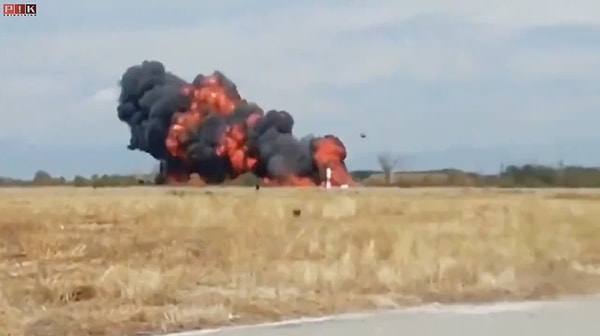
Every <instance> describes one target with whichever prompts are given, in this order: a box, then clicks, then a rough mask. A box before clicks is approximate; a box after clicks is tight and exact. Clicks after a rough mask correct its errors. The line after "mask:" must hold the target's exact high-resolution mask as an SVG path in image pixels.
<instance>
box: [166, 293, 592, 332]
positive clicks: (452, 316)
mask: <svg viewBox="0 0 600 336" xmlns="http://www.w3.org/2000/svg"><path fill="white" fill-rule="evenodd" d="M599 317H600V297H589V298H580V299H571V300H564V301H555V302H524V303H506V304H497V305H485V306H438V307H435V306H433V307H421V308H416V309H410V310H404V311H393V312H382V313H376V314H375V313H373V314H357V315H346V316H338V317H330V318H325V319H321V320H313V321H310V320H308V321H300V320H297V321H290V322H288V323H275V324H266V325H262V326H253V327H235V328H225V329H221V330H205V331H199V332H186V333H179V334H171V335H170V336H200V335H211V336H212V335H214V336H276V335H277V336H300V335H302V336H325V335H327V336H398V335H402V336H446V335H447V336H481V335H489V336H500V335H503V336H504V335H509V336H532V335H544V336H570V335H573V336H575V335H576V336H588V335H589V336H597V335H600V322H599V320H598V318H599Z"/></svg>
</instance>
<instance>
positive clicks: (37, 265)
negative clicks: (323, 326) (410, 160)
mask: <svg viewBox="0 0 600 336" xmlns="http://www.w3.org/2000/svg"><path fill="white" fill-rule="evenodd" d="M599 195H600V192H598V194H596V192H593V191H585V192H577V191H571V190H560V191H552V190H547V191H540V190H535V191H529V190H519V191H517V192H511V191H506V190H501V191H500V190H495V189H408V190H401V189H349V190H345V191H342V190H338V191H325V190H316V189H303V190H299V189H261V190H260V191H258V192H256V191H255V190H254V189H240V188H210V189H167V188H123V189H87V188H82V189H75V188H36V189H19V188H15V189H1V190H0V253H1V255H2V259H1V262H0V312H1V313H2V314H0V325H2V326H5V328H4V330H5V332H6V333H8V334H10V335H23V334H24V335H28V336H29V335H32V336H33V335H35V336H38V335H39V336H42V335H44V336H48V335H61V336H67V335H73V336H85V335H123V334H126V335H135V334H139V333H140V332H155V333H160V332H166V331H174V330H180V329H191V328H199V327H209V326H215V325H224V324H234V323H242V322H244V323H247V322H254V321H264V320H276V319H280V318H283V317H292V316H299V315H318V314H323V313H332V312H341V311H350V310H359V309H371V308H391V307H396V306H401V305H414V304H419V303H423V302H430V301H443V302H452V301H483V300H485V301H488V300H496V299H502V300H509V299H524V298H527V299H532V298H541V297H548V296H556V295H562V294H584V293H591V292H599V291H600V221H599V220H598V218H600V197H599Z"/></svg>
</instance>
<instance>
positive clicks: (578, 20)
mask: <svg viewBox="0 0 600 336" xmlns="http://www.w3.org/2000/svg"><path fill="white" fill-rule="evenodd" d="M0 42H1V45H2V49H3V50H4V51H3V52H1V53H0V102H1V105H0V116H1V117H2V126H1V128H0V138H4V139H8V140H9V141H20V140H23V141H27V142H29V143H37V144H48V145H53V146H54V145H55V146H63V145H65V144H69V143H71V144H72V143H75V142H77V143H80V144H83V145H89V144H96V145H113V144H114V145H121V144H122V145H123V146H125V145H126V144H127V143H128V140H129V133H128V129H127V127H126V125H125V124H122V123H120V122H119V121H118V119H117V117H116V111H115V107H116V103H115V96H116V92H117V81H118V79H119V78H120V76H121V74H122V73H123V72H124V70H125V69H126V68H127V67H128V66H130V65H133V64H137V63H139V62H141V61H143V60H145V59H155V60H160V61H162V62H163V63H164V64H165V65H166V67H167V69H168V70H170V71H172V72H174V73H176V74H178V75H179V76H181V77H183V78H185V79H188V80H191V79H193V78H194V77H195V75H196V74H197V73H209V72H212V71H213V70H215V69H219V70H221V71H223V72H224V73H225V74H226V75H227V76H229V77H230V78H232V79H233V80H234V81H235V82H236V83H237V85H238V88H239V90H240V91H241V94H242V95H244V96H245V97H247V98H248V99H249V100H253V101H256V102H257V103H259V104H260V105H261V106H262V107H263V108H265V109H269V108H278V109H285V110H288V111H290V112H291V113H292V114H293V115H294V116H295V118H296V130H297V133H298V134H299V135H304V134H306V133H309V132H310V133H317V134H323V133H326V132H332V133H336V134H338V135H340V136H341V137H342V139H343V140H344V141H345V142H346V143H347V145H348V147H349V150H350V151H353V150H354V151H365V150H366V149H367V147H368V148H382V149H386V148H394V149H397V150H406V151H408V150H411V151H412V150H427V149H433V148H441V147H448V146H452V145H464V144H478V145H486V144H501V143H533V142H536V143H537V142H557V141H563V140H566V139H572V138H577V137H590V136H596V132H595V131H596V128H597V126H596V125H598V123H599V122H600V113H598V111H597V110H598V107H600V95H598V92H599V91H598V88H599V87H600V79H599V76H598V75H599V73H600V1H597V0H571V1H565V0H519V1H516V0H502V1H500V0H486V1H481V0H454V1H450V0H419V1H404V0H379V1H378V0H370V1H366V0H364V1H358V0H348V1H334V0H330V1H312V0H304V1H274V0H260V1H258V0H256V1H250V0H229V1H197V0H196V1H192V0H179V1H166V0H162V1H153V0H147V1H139V2H138V1H128V2H123V1H120V2H117V1H114V0H105V1H67V0H52V1H42V2H38V15H37V17H2V18H0ZM359 132H365V133H367V134H368V135H369V137H368V138H367V140H361V139H360V137H359V136H358V135H357V134H358V133H359Z"/></svg>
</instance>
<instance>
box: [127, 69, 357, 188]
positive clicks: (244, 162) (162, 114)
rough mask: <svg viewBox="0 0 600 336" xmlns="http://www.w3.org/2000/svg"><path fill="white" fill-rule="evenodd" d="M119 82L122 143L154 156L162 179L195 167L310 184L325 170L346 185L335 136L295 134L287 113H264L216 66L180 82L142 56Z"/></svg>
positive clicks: (214, 179) (204, 172)
mask: <svg viewBox="0 0 600 336" xmlns="http://www.w3.org/2000/svg"><path fill="white" fill-rule="evenodd" d="M120 85H121V94H120V97H119V106H118V107H117V111H118V116H119V119H120V120H121V121H122V122H124V123H127V124H128V125H129V128H130V130H131V139H130V143H129V146H128V148H129V149H130V150H140V151H144V152H147V153H149V154H150V155H152V156H153V157H154V158H156V159H157V160H160V161H161V171H164V172H166V179H167V181H166V182H167V183H176V182H187V181H189V179H190V175H191V174H192V173H197V174H198V176H199V177H200V178H201V179H202V180H203V182H205V183H207V184H219V183H222V182H224V181H225V180H227V179H234V178H236V177H237V176H239V175H241V174H244V173H247V172H252V173H253V174H255V175H256V176H257V177H259V178H260V179H261V181H262V183H263V184H265V185H291V186H315V185H321V184H322V183H323V182H324V181H325V179H326V177H325V171H326V170H327V168H329V169H330V170H331V184H332V185H333V186H339V185H347V184H351V183H352V180H351V177H350V175H349V174H348V171H347V169H346V165H345V163H344V160H345V158H346V149H345V147H344V144H343V143H342V142H341V141H340V139H338V138H337V137H335V136H334V135H325V136H323V137H304V138H302V139H297V138H295V137H294V136H293V134H292V129H293V126H294V119H293V117H292V116H291V115H290V114H289V113H288V112H286V111H277V110H270V111H267V112H266V113H265V112H264V111H263V110H262V109H261V108H260V107H259V106H258V105H256V104H254V103H251V102H248V101H247V100H245V99H243V98H242V97H241V96H240V94H239V93H238V91H237V87H236V85H235V84H234V83H233V82H232V81H231V80H229V79H228V78H227V77H226V76H225V75H224V74H223V73H221V72H219V71H215V72H214V73H213V74H212V75H206V76H205V75H202V74H200V75H198V76H196V78H195V79H194V81H193V82H192V83H187V82H186V81H184V80H183V79H181V78H179V77H177V76H175V75H173V74H171V73H169V72H166V70H165V67H164V66H163V64H162V63H160V62H157V61H144V62H143V63H142V64H141V65H135V66H132V67H130V68H129V69H127V71H125V73H124V74H123V76H122V78H121V81H120Z"/></svg>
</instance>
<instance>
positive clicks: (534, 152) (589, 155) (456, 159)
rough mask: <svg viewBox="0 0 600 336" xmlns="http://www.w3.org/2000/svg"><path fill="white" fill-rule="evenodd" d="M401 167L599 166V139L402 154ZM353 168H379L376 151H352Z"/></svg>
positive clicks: (487, 169)
mask: <svg viewBox="0 0 600 336" xmlns="http://www.w3.org/2000/svg"><path fill="white" fill-rule="evenodd" d="M399 157H400V160H399V165H398V167H399V169H401V170H428V169H442V168H457V169H462V170H469V171H474V172H481V173H496V172H498V171H499V170H500V167H501V166H502V165H510V164H517V165H520V164H525V163H534V164H545V165H557V164H559V163H560V162H561V161H562V162H563V163H564V164H565V165H584V166H600V139H590V140H578V141H569V142H563V143H559V144H535V145H501V146H500V145H499V146H488V147H466V146H465V147H449V148H446V149H440V150H432V151H422V152H411V153H399ZM348 165H349V166H350V167H352V168H353V169H359V168H360V169H363V168H364V169H373V168H378V165H377V153H350V156H349V159H348Z"/></svg>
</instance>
